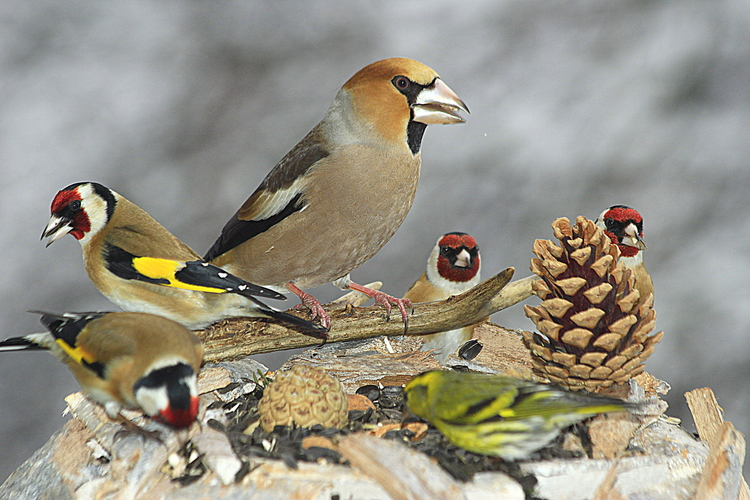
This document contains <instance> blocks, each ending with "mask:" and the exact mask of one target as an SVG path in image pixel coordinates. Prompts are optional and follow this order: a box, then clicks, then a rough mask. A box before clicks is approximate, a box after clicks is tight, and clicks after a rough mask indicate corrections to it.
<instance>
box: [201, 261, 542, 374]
mask: <svg viewBox="0 0 750 500" xmlns="http://www.w3.org/2000/svg"><path fill="white" fill-rule="evenodd" d="M513 272H514V269H513V268H512V267H509V268H507V269H505V270H504V271H501V272H500V273H498V274H497V275H495V276H493V277H492V278H490V279H488V280H486V281H483V282H482V283H480V284H479V285H477V286H475V287H474V288H472V289H471V290H469V291H467V292H465V293H463V294H461V295H457V296H455V297H451V298H449V299H448V300H444V301H441V302H429V303H425V304H415V306H414V313H413V314H412V315H411V316H410V317H409V330H408V332H406V333H407V334H409V335H424V334H427V333H435V332H441V331H445V330H452V329H454V328H460V327H463V326H466V325H471V324H474V323H476V322H478V321H479V320H481V319H483V318H485V317H487V316H489V315H490V314H493V313H495V312H497V311H500V310H501V309H505V308H507V307H510V306H512V305H513V304H516V303H518V302H520V301H522V300H524V299H526V298H528V297H529V296H530V295H531V293H532V292H531V283H532V282H533V281H535V280H536V279H537V277H536V276H530V277H528V278H523V279H520V280H517V281H514V282H513V283H510V284H509V281H510V279H511V278H512V277H513ZM506 285H507V286H506ZM327 311H328V313H329V314H330V316H331V325H332V326H331V331H330V332H329V333H328V340H327V342H329V343H330V342H343V341H348V340H361V339H367V338H371V337H377V336H380V335H403V334H404V325H403V323H402V322H401V320H400V319H397V318H398V315H397V313H396V314H393V315H392V316H393V317H392V319H391V320H390V321H388V320H386V318H385V312H384V310H383V308H382V307H353V306H351V305H349V306H347V307H345V308H333V309H327ZM196 334H197V335H198V336H199V337H200V339H201V340H202V341H203V344H204V346H205V355H204V362H217V361H226V360H232V359H238V358H241V357H245V356H249V355H251V354H260V353H264V352H274V351H281V350H284V349H296V348H300V347H311V346H315V345H319V344H320V343H321V341H320V339H318V338H315V337H312V336H309V335H305V334H303V333H300V332H297V331H294V330H290V329H289V328H287V327H285V326H283V325H281V324H278V323H273V322H270V321H266V320H262V319H253V318H233V319H228V320H224V321H221V322H219V323H216V324H215V325H212V326H210V327H208V328H206V329H205V330H203V331H198V332H196Z"/></svg>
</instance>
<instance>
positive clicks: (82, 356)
mask: <svg viewBox="0 0 750 500" xmlns="http://www.w3.org/2000/svg"><path fill="white" fill-rule="evenodd" d="M40 314H42V317H41V321H42V324H44V326H45V327H47V329H48V330H49V332H47V333H34V334H31V335H26V336H24V337H15V338H10V339H7V340H4V341H2V342H0V352H2V351H19V350H38V349H45V350H49V351H51V352H52V354H54V355H55V356H57V358H58V359H59V360H60V361H62V362H63V363H65V364H66V365H67V366H68V368H70V370H71V371H72V372H73V375H74V376H75V378H76V379H77V380H78V383H79V384H81V388H83V392H84V393H85V394H86V395H87V396H89V397H90V398H91V399H93V400H95V401H97V402H98V403H100V404H101V405H103V406H104V408H105V410H106V411H107V414H108V415H109V416H110V417H111V418H116V417H117V415H118V413H119V412H120V409H121V408H122V407H128V408H136V409H141V410H143V412H144V413H145V414H146V415H148V416H150V417H152V418H154V419H156V420H159V421H161V422H163V423H166V424H169V425H171V426H173V427H187V426H189V425H190V424H192V423H193V421H194V420H195V417H196V415H197V414H198V389H197V386H196V374H197V373H198V370H199V369H200V365H201V361H202V360H203V346H202V345H201V343H200V340H199V339H198V337H196V336H195V334H193V332H191V331H190V330H188V329H187V328H185V327H184V326H182V325H180V324H178V323H175V322H174V321H172V320H169V319H166V318H162V317H161V316H155V315H153V314H145V313H125V312H110V313H106V312H105V313H81V314H78V313H65V314H63V315H57V314H49V313H40Z"/></svg>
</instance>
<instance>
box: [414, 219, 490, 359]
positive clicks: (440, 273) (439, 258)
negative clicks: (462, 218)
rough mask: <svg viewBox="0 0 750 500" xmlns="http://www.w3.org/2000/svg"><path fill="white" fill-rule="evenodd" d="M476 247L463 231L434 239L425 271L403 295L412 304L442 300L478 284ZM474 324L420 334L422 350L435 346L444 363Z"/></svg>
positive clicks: (470, 333) (478, 264)
mask: <svg viewBox="0 0 750 500" xmlns="http://www.w3.org/2000/svg"><path fill="white" fill-rule="evenodd" d="M480 267H481V265H480V259H479V246H477V242H476V241H475V240H474V238H472V237H471V236H469V235H468V234H466V233H448V234H444V235H443V236H441V237H440V239H438V241H437V244H436V245H435V248H433V249H432V253H431V254H430V258H429V259H428V260H427V270H426V271H425V272H424V273H422V276H420V277H419V279H418V280H417V281H416V282H415V283H414V284H413V285H412V286H411V288H409V290H408V291H407V292H406V294H405V295H404V298H405V299H409V300H410V301H411V302H412V303H413V304H416V303H419V302H433V301H436V300H445V299H447V298H449V297H451V296H453V295H459V294H462V293H464V292H465V291H467V290H469V289H470V288H472V287H474V286H476V285H477V284H478V283H479V280H480V278H479V269H480ZM475 326H476V325H470V326H465V327H463V328H459V329H456V330H449V331H447V332H440V333H433V334H430V335H424V336H423V338H424V339H425V342H424V345H423V346H422V350H423V351H429V350H431V349H438V351H437V353H436V358H437V359H438V361H440V362H441V363H445V361H446V360H447V359H448V356H449V355H450V354H451V353H453V352H455V351H456V349H458V348H459V347H460V346H461V345H462V344H463V343H464V342H466V341H468V340H469V339H471V336H472V335H473V333H474V327H475Z"/></svg>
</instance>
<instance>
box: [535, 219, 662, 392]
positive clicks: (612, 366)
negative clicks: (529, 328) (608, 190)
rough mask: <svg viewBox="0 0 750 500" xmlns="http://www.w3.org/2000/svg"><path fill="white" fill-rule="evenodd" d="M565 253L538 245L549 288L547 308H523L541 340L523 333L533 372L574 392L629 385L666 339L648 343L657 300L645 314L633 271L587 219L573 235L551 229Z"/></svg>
mask: <svg viewBox="0 0 750 500" xmlns="http://www.w3.org/2000/svg"><path fill="white" fill-rule="evenodd" d="M552 228H553V230H554V235H555V237H556V238H557V239H559V240H560V246H557V245H555V244H554V243H553V242H551V241H548V240H536V241H535V242H534V253H535V254H536V255H537V256H538V257H539V258H538V259H532V260H531V270H532V271H533V272H534V273H536V274H537V275H539V276H540V277H541V278H542V280H538V281H536V282H535V283H534V286H533V290H534V293H535V294H536V295H538V296H539V298H541V299H542V303H541V304H540V305H539V307H531V306H524V311H525V312H526V316H528V317H529V318H530V319H531V320H532V321H533V322H534V324H535V325H536V327H537V329H538V330H539V332H540V333H541V335H540V334H539V333H531V332H524V343H525V344H526V346H527V347H528V348H529V349H530V350H531V353H532V361H533V365H534V370H535V371H536V372H538V373H539V374H541V375H542V376H546V377H547V378H549V379H550V380H551V381H552V382H555V383H557V384H560V385H562V386H564V387H568V388H570V389H574V390H576V389H586V390H588V391H591V392H595V391H596V390H598V389H603V388H605V387H609V386H611V385H612V384H615V383H624V382H627V381H628V380H629V379H630V378H632V377H634V376H635V375H637V374H639V373H641V372H642V371H643V369H644V365H643V363H644V362H645V361H646V358H648V357H649V356H650V355H651V353H653V352H654V345H655V344H656V343H658V342H659V341H660V340H661V338H662V336H663V335H664V332H659V333H657V334H655V335H651V336H649V334H650V333H651V331H652V330H653V328H654V323H655V320H656V312H655V311H654V310H653V308H652V306H653V295H651V296H650V297H649V298H648V299H647V300H646V301H644V303H643V304H641V305H640V307H636V305H637V304H638V299H639V293H638V290H636V289H635V288H634V287H633V277H632V273H631V271H630V270H628V269H625V267H624V266H623V265H622V264H619V265H618V264H617V259H618V257H619V256H620V250H619V249H618V248H617V245H612V244H610V239H609V238H608V237H606V236H605V235H604V234H603V232H602V230H601V229H599V228H598V227H596V226H595V225H594V223H593V222H592V221H590V220H588V219H586V218H585V217H578V218H577V219H576V225H575V226H573V227H572V228H571V227H570V221H569V220H568V219H566V218H561V219H557V220H556V221H555V222H553V223H552Z"/></svg>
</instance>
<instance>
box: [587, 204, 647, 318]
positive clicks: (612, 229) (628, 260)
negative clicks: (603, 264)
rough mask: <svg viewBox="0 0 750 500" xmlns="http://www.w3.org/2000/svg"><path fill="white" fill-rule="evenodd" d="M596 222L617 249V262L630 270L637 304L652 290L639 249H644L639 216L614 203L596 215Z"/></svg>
mask: <svg viewBox="0 0 750 500" xmlns="http://www.w3.org/2000/svg"><path fill="white" fill-rule="evenodd" d="M596 225H597V226H599V227H600V228H602V229H603V230H604V234H606V235H607V236H609V238H610V239H611V240H612V243H614V244H616V245H617V246H618V247H619V248H620V259H619V261H618V262H622V263H623V264H624V265H625V267H626V268H627V269H630V270H631V271H632V272H633V278H634V279H635V288H636V290H638V293H639V295H640V298H639V303H642V302H643V301H645V300H646V299H647V298H648V296H649V295H651V294H653V293H654V283H653V281H652V280H651V275H650V274H649V273H648V271H647V270H646V264H644V263H643V252H642V250H645V249H646V243H645V242H644V241H643V217H641V214H640V213H638V211H637V210H636V209H634V208H630V207H627V206H625V205H614V206H611V207H609V208H608V209H606V210H605V211H603V212H602V213H601V214H600V215H599V217H598V218H597V219H596Z"/></svg>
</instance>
